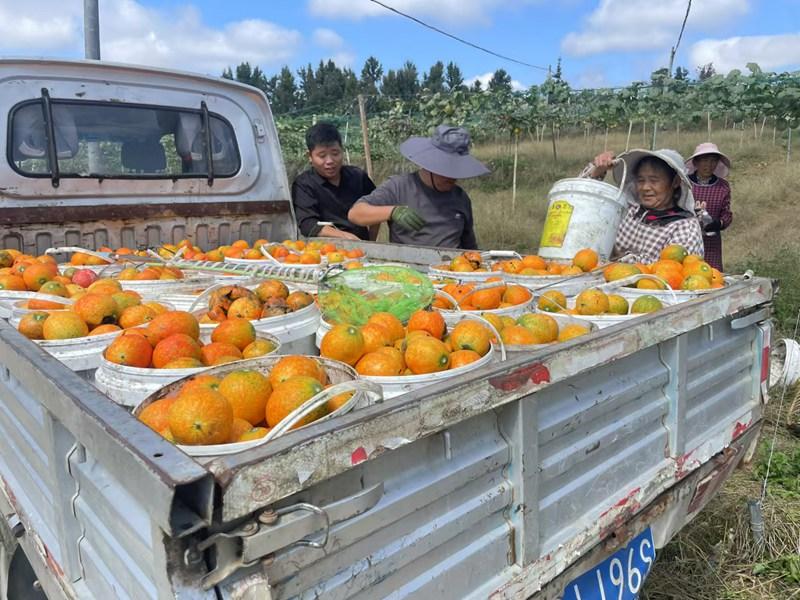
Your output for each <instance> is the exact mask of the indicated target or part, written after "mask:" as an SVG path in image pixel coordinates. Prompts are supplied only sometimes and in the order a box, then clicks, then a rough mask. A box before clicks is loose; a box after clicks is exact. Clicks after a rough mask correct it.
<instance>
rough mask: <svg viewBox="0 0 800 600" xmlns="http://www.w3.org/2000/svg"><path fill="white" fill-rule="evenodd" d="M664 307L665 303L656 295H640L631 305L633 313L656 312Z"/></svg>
mask: <svg viewBox="0 0 800 600" xmlns="http://www.w3.org/2000/svg"><path fill="white" fill-rule="evenodd" d="M662 308H664V305H663V304H662V303H661V300H659V299H658V298H656V297H655V296H650V295H647V296H639V297H638V298H637V299H636V300H635V301H634V303H633V306H631V314H642V313H649V312H655V311H657V310H661V309H662Z"/></svg>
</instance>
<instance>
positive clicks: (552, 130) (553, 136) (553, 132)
mask: <svg viewBox="0 0 800 600" xmlns="http://www.w3.org/2000/svg"><path fill="white" fill-rule="evenodd" d="M550 134H551V139H552V140H553V162H555V163H557V162H558V152H556V126H555V123H552V122H551V123H550Z"/></svg>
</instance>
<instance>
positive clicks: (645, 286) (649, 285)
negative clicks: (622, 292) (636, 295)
mask: <svg viewBox="0 0 800 600" xmlns="http://www.w3.org/2000/svg"><path fill="white" fill-rule="evenodd" d="M636 287H637V288H638V289H640V290H665V289H667V286H666V284H664V283H661V282H660V281H657V280H655V279H640V280H639V281H637V282H636Z"/></svg>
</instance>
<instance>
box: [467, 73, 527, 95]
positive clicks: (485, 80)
mask: <svg viewBox="0 0 800 600" xmlns="http://www.w3.org/2000/svg"><path fill="white" fill-rule="evenodd" d="M493 75H494V71H492V72H490V73H484V74H483V75H476V76H475V77H470V78H469V79H465V80H464V85H466V86H467V87H472V86H473V85H474V84H475V82H476V81H480V82H481V89H482V90H485V89H487V88H488V87H489V82H490V81H491V80H492V76H493ZM511 89H512V90H514V91H515V92H524V91H525V90H527V89H528V87H527V86H525V85H522V84H521V83H520V82H519V81H517V80H516V79H512V80H511Z"/></svg>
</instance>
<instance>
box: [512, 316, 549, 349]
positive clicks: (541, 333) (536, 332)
mask: <svg viewBox="0 0 800 600" xmlns="http://www.w3.org/2000/svg"><path fill="white" fill-rule="evenodd" d="M517 323H519V324H520V325H521V326H522V327H524V328H525V329H527V330H528V331H530V332H531V333H532V334H533V339H534V341H533V342H531V343H533V344H548V343H550V342H554V341H556V339H557V338H558V322H557V321H556V320H555V319H554V318H553V317H551V316H550V315H543V314H541V313H535V314H531V313H528V314H524V315H522V316H521V317H520V318H519V319H517Z"/></svg>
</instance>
